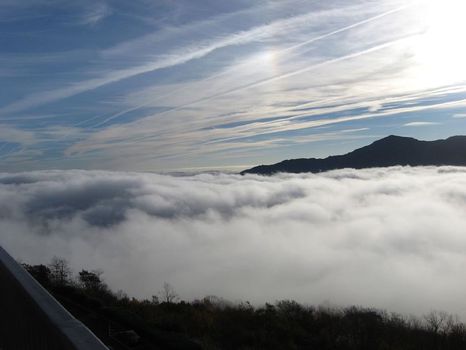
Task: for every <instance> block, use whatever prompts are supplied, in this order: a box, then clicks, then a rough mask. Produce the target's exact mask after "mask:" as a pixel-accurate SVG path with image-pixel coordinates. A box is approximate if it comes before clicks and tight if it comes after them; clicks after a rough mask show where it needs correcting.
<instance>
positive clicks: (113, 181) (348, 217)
mask: <svg viewBox="0 0 466 350" xmlns="http://www.w3.org/2000/svg"><path fill="white" fill-rule="evenodd" d="M465 214H466V169H465V168H452V167H441V168H388V169H369V170H341V171H333V172H328V173H324V174H318V175H312V174H306V175H280V176H274V177H259V176H253V175H251V176H249V175H248V176H244V177H241V176H237V175H225V174H201V175H196V176H177V177H175V176H165V175H156V174H146V173H118V172H98V171H44V172H30V173H20V174H0V232H1V235H0V244H1V245H3V246H4V247H5V248H6V249H8V250H9V251H10V253H11V254H13V255H14V256H15V257H16V258H18V259H22V260H24V261H27V262H30V263H47V262H48V261H49V260H50V259H51V257H52V256H54V255H57V256H62V257H65V258H67V259H68V260H69V261H70V263H71V265H72V267H73V268H74V269H75V270H77V269H80V268H86V269H102V270H103V271H104V278H105V280H106V281H107V282H108V284H109V285H110V287H111V288H112V289H114V290H118V289H122V290H124V291H126V292H128V293H129V294H130V295H135V296H138V297H149V296H150V295H152V294H156V293H157V291H159V290H160V289H161V286H162V284H163V283H164V281H166V282H169V283H171V284H172V285H173V286H174V287H175V289H176V290H177V291H178V293H179V294H180V295H181V297H183V298H186V299H192V298H196V297H203V296H205V295H218V296H221V297H224V298H227V299H231V300H240V299H241V300H250V301H251V302H255V303H262V302H265V301H274V300H277V299H283V298H289V299H295V300H298V301H301V302H305V303H316V304H317V303H325V302H330V303H332V304H337V305H348V304H358V305H364V306H375V307H379V308H387V309H389V310H392V311H398V312H402V313H415V314H422V313H426V312H428V311H430V310H431V309H442V310H445V311H448V312H452V313H455V314H459V315H460V316H461V317H462V318H463V319H466V299H465V298H464V295H465V293H466V279H465V278H464V271H465V267H466V215H465Z"/></svg>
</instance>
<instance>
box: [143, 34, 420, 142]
mask: <svg viewBox="0 0 466 350" xmlns="http://www.w3.org/2000/svg"><path fill="white" fill-rule="evenodd" d="M421 34H422V33H421V32H419V33H414V34H410V35H407V36H404V37H402V38H400V39H396V40H392V41H389V42H386V43H383V44H380V45H376V46H373V47H370V48H368V49H365V50H362V51H358V52H354V53H351V54H348V55H344V56H340V57H336V58H333V59H329V60H327V61H324V62H320V63H317V64H315V65H312V66H308V67H306V68H302V69H298V70H295V71H292V72H288V73H284V74H280V75H277V76H274V77H271V78H267V79H263V80H260V81H256V82H253V83H250V84H246V85H243V86H240V87H237V88H234V89H231V90H228V91H225V92H220V93H218V94H214V95H211V96H207V97H205V98H201V99H199V100H196V101H193V102H188V103H185V104H182V105H179V106H176V107H174V108H172V109H170V110H167V111H165V112H162V113H158V114H157V116H162V115H164V114H167V113H171V112H174V111H178V110H180V109H183V108H185V107H188V106H192V105H196V104H198V103H201V102H206V101H210V100H212V99H215V98H218V97H222V96H227V95H231V94H233V93H236V92H238V91H242V90H247V89H250V88H253V87H257V86H262V85H265V84H268V83H271V82H274V81H277V80H281V79H285V78H289V77H291V76H295V75H298V74H302V73H305V72H309V71H312V70H316V69H319V68H322V67H325V66H328V65H331V64H334V63H338V62H341V61H346V60H349V59H353V58H356V57H360V56H363V55H366V54H369V53H373V52H377V51H380V50H383V49H386V48H388V47H391V46H395V45H398V44H400V43H402V42H404V41H406V40H409V39H411V38H412V37H414V36H417V35H421ZM146 138H150V136H144V137H141V138H138V139H136V140H143V139H146Z"/></svg>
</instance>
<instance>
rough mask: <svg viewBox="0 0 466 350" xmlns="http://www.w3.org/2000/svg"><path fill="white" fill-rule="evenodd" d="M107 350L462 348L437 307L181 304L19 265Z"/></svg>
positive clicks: (92, 278) (93, 278)
mask: <svg viewBox="0 0 466 350" xmlns="http://www.w3.org/2000/svg"><path fill="white" fill-rule="evenodd" d="M23 266H24V267H25V268H26V270H27V271H29V273H30V274H31V275H32V276H34V277H35V278H36V280H37V281H38V282H39V283H41V284H42V285H43V286H44V287H45V288H46V289H48V290H49V291H50V292H51V293H52V294H53V295H54V296H55V297H56V298H57V299H58V300H59V301H60V302H61V303H62V304H63V305H65V307H66V308H67V309H68V310H70V311H71V312H72V313H73V314H74V315H75V317H77V318H78V319H80V320H81V321H82V322H84V323H85V324H86V325H87V326H88V327H89V328H90V329H91V330H93V331H94V333H96V334H97V335H98V336H99V337H100V338H101V339H102V340H103V341H104V342H105V343H106V344H108V345H110V346H111V347H112V348H113V349H319V350H320V349H322V350H325V349H332V350H340V349H341V350H346V349H348V350H352V349H354V350H356V349H357V350H364V349H367V350H377V349H380V350H389V349H390V350H398V349H400V350H401V349H406V350H408V349H413V350H414V349H416V350H418V349H425V350H429V349H435V350H438V349H452V350H453V349H462V350H464V349H466V327H465V325H464V324H463V323H461V322H459V321H458V320H457V319H456V318H454V317H452V316H450V315H447V314H446V313H442V312H431V313H429V314H428V315H426V316H425V317H423V318H413V317H409V318H406V317H403V316H401V315H398V314H393V313H388V312H385V311H381V310H374V309H367V308H361V307H348V308H344V309H339V308H328V307H313V306H304V305H300V304H298V303H296V302H294V301H289V300H283V301H278V302H276V303H274V304H265V305H264V306H262V307H254V306H252V305H250V304H249V303H248V302H246V303H240V304H233V303H229V302H227V301H224V300H222V299H219V298H216V297H207V298H204V299H202V300H195V301H192V302H186V301H182V300H179V299H178V297H177V295H176V293H175V291H174V290H173V288H172V287H171V286H170V285H168V284H165V285H164V288H163V290H162V291H161V292H160V293H159V295H157V296H153V297H152V299H151V300H138V299H135V298H130V297H128V296H127V295H126V294H124V293H122V292H119V293H114V292H112V291H110V290H109V288H108V287H107V285H106V284H105V283H104V282H103V281H102V279H101V273H100V272H96V271H86V270H82V271H81V272H79V273H78V275H77V277H76V278H73V277H72V275H71V272H70V269H69V268H68V265H67V263H66V261H65V260H63V259H59V258H54V259H53V260H52V262H51V263H50V264H49V265H47V266H45V265H27V264H23Z"/></svg>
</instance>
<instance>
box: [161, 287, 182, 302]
mask: <svg viewBox="0 0 466 350" xmlns="http://www.w3.org/2000/svg"><path fill="white" fill-rule="evenodd" d="M160 299H162V301H164V302H166V303H168V304H170V303H174V302H176V301H177V300H178V294H177V293H176V292H175V289H174V288H173V286H172V285H171V284H169V283H167V282H165V283H164V284H163V289H162V291H161V292H160Z"/></svg>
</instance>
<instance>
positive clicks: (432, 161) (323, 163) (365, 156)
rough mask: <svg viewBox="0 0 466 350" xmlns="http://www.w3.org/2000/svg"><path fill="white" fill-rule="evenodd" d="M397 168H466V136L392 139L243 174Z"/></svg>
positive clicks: (255, 168)
mask: <svg viewBox="0 0 466 350" xmlns="http://www.w3.org/2000/svg"><path fill="white" fill-rule="evenodd" d="M396 165H404V166H406V165H409V166H428V165H436V166H440V165H456V166H466V136H464V135H457V136H451V137H449V138H447V139H439V140H434V141H423V140H417V139H415V138H413V137H404V136H397V135H389V136H387V137H384V138H382V139H379V140H376V141H374V142H373V143H371V144H369V145H367V146H363V147H361V148H358V149H355V150H353V151H351V152H348V153H346V154H342V155H334V156H328V157H326V158H297V159H287V160H283V161H281V162H278V163H275V164H271V165H258V166H255V167H253V168H250V169H246V170H243V171H242V172H241V173H240V174H241V175H245V174H260V175H272V174H275V173H279V172H285V173H306V172H310V173H318V172H323V171H329V170H336V169H343V168H354V169H364V168H375V167H388V166H396Z"/></svg>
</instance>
